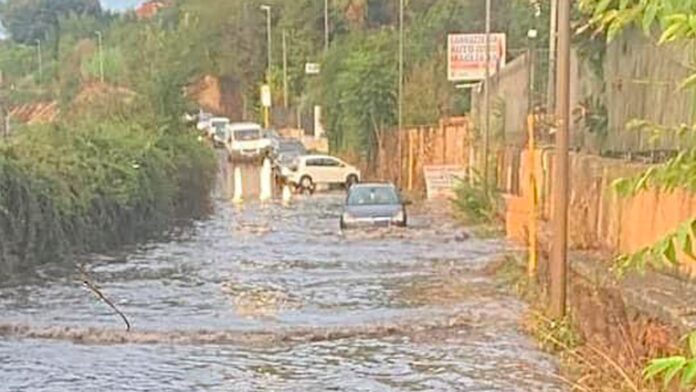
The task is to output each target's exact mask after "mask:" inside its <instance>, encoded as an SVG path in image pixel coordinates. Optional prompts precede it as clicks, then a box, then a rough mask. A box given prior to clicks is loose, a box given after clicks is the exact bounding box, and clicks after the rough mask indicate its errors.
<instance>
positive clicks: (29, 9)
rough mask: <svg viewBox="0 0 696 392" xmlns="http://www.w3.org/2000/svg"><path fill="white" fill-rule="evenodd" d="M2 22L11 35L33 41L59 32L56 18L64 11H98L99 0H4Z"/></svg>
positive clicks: (87, 13) (64, 13)
mask: <svg viewBox="0 0 696 392" xmlns="http://www.w3.org/2000/svg"><path fill="white" fill-rule="evenodd" d="M0 11H1V12H2V23H3V25H4V26H5V28H6V29H7V31H8V32H9V33H10V36H11V37H12V39H13V40H14V41H16V42H19V43H24V44H33V43H34V42H35V41H36V40H42V41H43V40H46V39H48V38H49V37H56V36H57V35H58V34H59V24H60V18H62V17H65V16H67V15H71V14H74V15H92V16H94V15H99V14H101V12H102V9H101V5H100V3H99V0H59V1H56V0H7V2H6V3H5V4H4V5H3V6H2V9H1V10H0Z"/></svg>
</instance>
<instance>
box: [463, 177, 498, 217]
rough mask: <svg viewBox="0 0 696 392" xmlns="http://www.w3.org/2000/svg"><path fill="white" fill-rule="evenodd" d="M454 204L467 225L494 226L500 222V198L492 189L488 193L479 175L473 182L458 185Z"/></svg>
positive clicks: (465, 181) (467, 181)
mask: <svg viewBox="0 0 696 392" xmlns="http://www.w3.org/2000/svg"><path fill="white" fill-rule="evenodd" d="M452 202H453V203H454V206H455V208H456V209H457V211H458V212H459V215H460V217H461V218H462V220H463V221H464V222H465V223H466V224H470V225H477V224H492V223H496V222H498V221H499V220H500V196H499V195H498V193H497V192H496V191H494V190H492V189H489V190H488V192H486V191H485V190H484V189H483V182H482V181H481V178H480V177H479V176H478V175H477V174H475V175H474V179H473V182H470V181H469V180H462V181H460V182H459V184H457V186H456V187H455V198H454V200H452Z"/></svg>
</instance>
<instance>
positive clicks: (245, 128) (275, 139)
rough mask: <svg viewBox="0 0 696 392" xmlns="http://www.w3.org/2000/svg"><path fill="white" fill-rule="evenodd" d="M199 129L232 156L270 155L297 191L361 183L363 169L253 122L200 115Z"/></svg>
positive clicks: (292, 187)
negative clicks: (310, 150) (311, 150)
mask: <svg viewBox="0 0 696 392" xmlns="http://www.w3.org/2000/svg"><path fill="white" fill-rule="evenodd" d="M197 128H198V130H199V131H201V132H204V133H205V134H206V136H207V137H208V138H209V139H210V140H211V141H212V143H213V144H214V146H215V147H216V148H224V149H226V150H227V152H228V154H229V157H230V159H232V160H243V159H247V158H248V159H254V158H262V157H269V158H270V159H271V160H272V162H273V164H274V166H275V168H276V172H277V173H278V176H279V177H280V179H281V180H282V181H283V182H285V183H287V184H288V185H289V186H290V187H291V189H292V190H294V191H303V192H304V191H308V192H310V193H311V192H314V191H315V190H316V189H317V186H319V185H328V186H332V185H340V186H345V187H346V188H350V186H352V185H353V184H356V183H358V182H360V178H361V174H360V170H359V169H358V168H356V167H355V166H353V165H350V164H348V163H346V162H344V161H342V160H341V159H339V158H336V157H332V156H329V155H323V154H314V153H310V152H308V151H307V149H306V148H305V146H304V145H303V144H302V142H300V141H299V140H297V139H292V138H282V137H280V136H279V135H278V133H277V132H275V131H273V130H270V129H263V127H261V125H259V124H256V123H251V122H239V123H233V122H231V121H230V120H229V119H228V118H225V117H214V116H211V115H206V114H204V113H201V114H199V116H198V124H197Z"/></svg>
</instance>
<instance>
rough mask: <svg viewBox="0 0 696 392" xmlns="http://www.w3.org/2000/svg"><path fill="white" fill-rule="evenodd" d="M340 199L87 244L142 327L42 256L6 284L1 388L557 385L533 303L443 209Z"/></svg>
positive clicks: (271, 207)
mask: <svg viewBox="0 0 696 392" xmlns="http://www.w3.org/2000/svg"><path fill="white" fill-rule="evenodd" d="M341 201H342V195H341V194H340V193H335V194H329V195H315V196H313V197H304V198H301V199H296V200H295V201H293V203H292V204H291V205H289V206H282V205H280V204H267V205H261V204H258V203H248V204H245V205H243V206H241V207H232V206H231V205H229V204H228V203H227V202H226V201H224V200H221V201H218V203H217V208H216V213H215V215H214V216H212V217H211V218H210V219H209V220H206V221H202V222H198V223H196V224H195V225H194V226H193V227H190V228H188V229H186V230H184V231H183V232H181V233H178V234H177V235H175V236H174V237H173V238H171V239H169V240H167V241H163V242H158V243H150V244H146V245H144V246H141V247H138V248H137V249H131V250H128V251H124V252H122V254H116V255H97V256H94V257H91V259H92V260H91V261H92V263H91V264H90V272H91V274H92V276H93V278H94V280H95V281H96V282H97V283H98V285H99V286H100V287H101V289H102V290H103V292H104V293H105V294H106V295H107V296H109V297H110V298H111V299H112V300H113V301H114V302H115V303H116V304H117V306H118V307H119V308H120V309H121V310H122V311H123V312H124V313H126V314H127V315H128V317H129V319H130V321H131V322H132V324H133V329H132V331H131V332H125V331H124V330H123V325H122V323H121V321H120V319H119V318H118V317H117V316H116V315H114V314H113V313H112V312H111V311H110V309H109V308H108V307H107V306H106V305H104V304H103V303H101V302H99V301H98V300H97V299H96V298H95V296H94V295H93V294H92V293H91V292H90V291H88V290H87V289H86V288H84V287H83V286H81V285H80V282H79V281H78V280H77V276H76V274H75V273H74V271H73V270H72V269H70V268H63V267H56V266H51V267H43V268H41V269H36V270H34V271H32V273H27V275H26V276H19V277H15V278H14V279H12V280H11V281H9V282H2V283H1V284H0V314H1V315H2V316H1V320H0V391H329V390H331V391H560V390H563V388H562V386H561V385H560V383H559V382H558V381H557V378H556V377H554V374H555V373H556V364H555V362H554V360H553V359H552V358H551V357H549V356H547V355H546V354H543V353H541V352H539V351H538V350H537V349H536V348H535V345H534V343H533V342H532V341H530V339H528V338H527V337H525V336H524V335H523V333H522V332H520V330H519V328H518V320H519V317H520V314H521V312H522V311H523V305H522V304H521V303H520V302H518V301H517V300H515V299H513V298H511V297H509V296H508V295H506V294H504V293H503V292H502V291H501V290H499V289H498V288H497V287H496V286H495V284H494V283H493V282H492V281H491V280H490V278H489V277H488V276H487V275H486V274H485V273H484V267H485V266H486V264H487V263H488V262H490V261H491V260H492V258H494V257H495V256H496V255H497V254H499V253H500V252H501V251H503V244H502V243H500V242H499V241H497V240H478V239H471V238H466V236H465V235H463V234H462V229H461V228H458V227H457V226H456V225H454V224H453V223H452V222H451V221H450V220H449V218H447V217H446V215H445V214H444V212H443V208H442V206H437V207H436V206H432V205H431V206H423V207H418V208H416V210H418V211H415V210H414V211H412V214H411V222H412V227H410V228H409V229H406V230H387V231H375V232H369V233H362V232H361V233H349V234H342V233H340V232H339V230H338V216H339V211H340V204H341Z"/></svg>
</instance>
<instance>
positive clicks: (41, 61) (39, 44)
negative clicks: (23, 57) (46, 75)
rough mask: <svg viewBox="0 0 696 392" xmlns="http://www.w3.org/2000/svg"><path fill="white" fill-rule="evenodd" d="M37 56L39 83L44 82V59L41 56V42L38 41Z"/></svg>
mask: <svg viewBox="0 0 696 392" xmlns="http://www.w3.org/2000/svg"><path fill="white" fill-rule="evenodd" d="M36 50H37V56H38V58H39V82H43V58H42V55H41V40H40V39H37V40H36Z"/></svg>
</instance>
